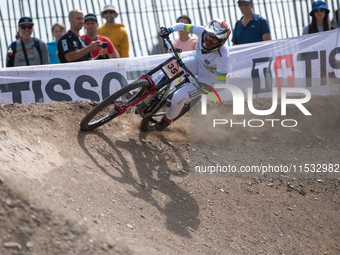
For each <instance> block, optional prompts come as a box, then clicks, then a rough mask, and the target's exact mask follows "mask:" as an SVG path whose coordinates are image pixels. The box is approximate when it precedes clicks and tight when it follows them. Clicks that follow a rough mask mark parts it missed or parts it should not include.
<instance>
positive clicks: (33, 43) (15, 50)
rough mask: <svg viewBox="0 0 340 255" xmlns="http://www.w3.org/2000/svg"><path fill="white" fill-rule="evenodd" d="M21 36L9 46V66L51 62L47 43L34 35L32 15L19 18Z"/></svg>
mask: <svg viewBox="0 0 340 255" xmlns="http://www.w3.org/2000/svg"><path fill="white" fill-rule="evenodd" d="M18 26H19V30H18V32H19V33H20V38H19V39H17V40H16V41H13V42H12V43H11V45H10V46H9V47H8V53H7V64H6V66H7V67H13V66H29V65H44V64H49V63H50V59H49V57H48V50H47V45H46V43H44V42H43V41H41V40H40V39H38V38H35V37H32V33H33V26H34V23H33V21H32V18H30V17H22V18H20V20H19V24H18Z"/></svg>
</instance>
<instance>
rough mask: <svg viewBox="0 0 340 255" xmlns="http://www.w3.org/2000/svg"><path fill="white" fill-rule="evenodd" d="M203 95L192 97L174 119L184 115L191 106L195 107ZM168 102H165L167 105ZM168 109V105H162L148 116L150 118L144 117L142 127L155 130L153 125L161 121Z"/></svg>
mask: <svg viewBox="0 0 340 255" xmlns="http://www.w3.org/2000/svg"><path fill="white" fill-rule="evenodd" d="M200 99H201V97H195V98H194V99H192V100H191V101H190V102H188V103H186V104H184V106H183V108H182V110H181V112H180V113H179V115H178V116H177V117H176V118H175V119H174V120H173V121H176V120H178V119H179V118H180V117H182V116H183V115H184V114H186V113H187V112H188V111H189V110H190V108H191V107H193V106H194V105H196V104H197V103H198V102H199V101H200ZM165 103H166V102H164V105H165ZM166 110H167V107H165V106H163V105H162V106H160V107H159V109H158V110H157V111H156V113H155V114H153V115H152V116H150V117H148V118H143V120H142V122H141V129H142V130H143V131H146V132H148V131H154V128H153V126H154V125H155V123H156V122H158V121H160V120H161V119H162V118H163V116H164V115H165V113H166Z"/></svg>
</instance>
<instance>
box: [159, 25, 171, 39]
mask: <svg viewBox="0 0 340 255" xmlns="http://www.w3.org/2000/svg"><path fill="white" fill-rule="evenodd" d="M171 33H172V31H171V29H170V28H167V27H161V32H160V36H161V37H162V38H166V37H168V36H169V35H170V34H171Z"/></svg>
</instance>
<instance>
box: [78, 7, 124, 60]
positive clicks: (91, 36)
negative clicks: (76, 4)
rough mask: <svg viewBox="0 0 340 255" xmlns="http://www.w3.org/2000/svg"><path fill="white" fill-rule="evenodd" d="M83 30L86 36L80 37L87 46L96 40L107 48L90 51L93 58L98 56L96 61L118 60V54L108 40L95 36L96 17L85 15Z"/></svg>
mask: <svg viewBox="0 0 340 255" xmlns="http://www.w3.org/2000/svg"><path fill="white" fill-rule="evenodd" d="M84 28H85V30H86V34H85V35H82V36H81V37H82V38H84V39H85V41H86V42H87V44H90V43H91V42H92V41H97V40H99V41H101V42H106V43H107V46H104V47H103V48H100V49H97V50H94V51H91V54H92V56H93V57H97V56H98V55H100V56H98V57H97V59H108V58H119V54H118V52H117V51H116V49H115V46H114V45H113V44H112V42H111V41H110V39H109V38H107V37H105V36H101V35H97V28H98V20H97V17H96V15H94V14H92V13H90V14H87V15H85V18H84ZM105 47H106V48H105Z"/></svg>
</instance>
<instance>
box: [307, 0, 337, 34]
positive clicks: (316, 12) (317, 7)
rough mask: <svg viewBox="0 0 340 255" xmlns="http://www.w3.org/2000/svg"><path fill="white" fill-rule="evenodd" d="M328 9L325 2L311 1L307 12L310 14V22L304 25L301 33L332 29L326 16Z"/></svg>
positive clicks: (319, 0)
mask: <svg viewBox="0 0 340 255" xmlns="http://www.w3.org/2000/svg"><path fill="white" fill-rule="evenodd" d="M328 14H329V10H328V8H327V7H326V4H325V2H323V1H321V0H318V1H315V2H313V5H312V11H311V12H310V13H309V15H310V16H312V23H311V24H309V25H308V26H305V27H304V28H303V31H302V35H307V34H313V33H318V32H323V31H327V30H330V29H333V28H334V27H333V26H331V22H330V21H329V18H328Z"/></svg>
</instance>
